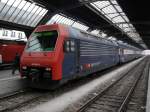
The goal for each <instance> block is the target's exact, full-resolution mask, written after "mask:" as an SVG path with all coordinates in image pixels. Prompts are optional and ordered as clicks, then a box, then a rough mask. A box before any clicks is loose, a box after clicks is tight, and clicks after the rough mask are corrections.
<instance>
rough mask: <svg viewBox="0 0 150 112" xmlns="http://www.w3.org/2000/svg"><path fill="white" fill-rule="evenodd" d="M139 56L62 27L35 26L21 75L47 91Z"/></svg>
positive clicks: (128, 47) (119, 45) (129, 49)
mask: <svg viewBox="0 0 150 112" xmlns="http://www.w3.org/2000/svg"><path fill="white" fill-rule="evenodd" d="M139 57H141V49H139V48H136V47H133V46H131V45H127V44H124V43H118V42H116V41H112V40H108V39H105V38H99V37H97V36H95V35H92V34H89V33H87V32H84V31H81V30H78V29H75V28H72V27H71V26H66V25H62V24H53V25H41V26H38V27H37V28H36V29H35V30H34V32H33V33H32V34H31V36H30V37H29V39H28V42H27V45H26V48H25V50H24V52H23V54H22V57H21V62H20V63H21V64H20V68H21V69H20V75H21V77H27V79H28V80H29V83H28V84H30V86H31V87H34V88H42V89H45V88H46V89H47V88H51V87H57V86H59V85H61V84H62V83H65V82H67V81H68V80H72V79H74V78H77V77H82V76H86V75H89V74H91V75H92V73H94V72H98V71H100V70H103V69H106V68H109V67H112V66H115V65H117V64H119V63H125V62H128V61H131V60H134V59H136V58H139Z"/></svg>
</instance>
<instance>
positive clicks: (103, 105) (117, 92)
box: [76, 58, 150, 112]
mask: <svg viewBox="0 0 150 112" xmlns="http://www.w3.org/2000/svg"><path fill="white" fill-rule="evenodd" d="M149 63H150V62H149V61H148V58H146V59H144V60H143V61H142V63H140V64H139V65H137V67H135V68H134V69H132V70H131V71H130V72H128V73H127V74H126V75H125V76H124V77H122V78H120V79H119V80H118V81H116V82H115V83H113V84H112V85H111V86H109V87H107V88H105V89H104V90H103V91H102V92H100V93H99V94H97V95H96V96H94V97H93V98H92V99H90V100H89V101H87V102H86V103H85V104H83V105H82V106H81V108H79V109H78V110H77V111H76V112H125V111H128V112H139V111H137V109H138V108H134V107H135V105H136V106H137V105H138V106H139V105H140V106H141V107H142V105H144V104H141V103H138V101H139V100H140V99H139V100H137V102H134V104H135V105H132V107H133V108H134V110H135V111H133V108H132V107H131V104H133V101H132V99H134V97H135V96H136V95H138V94H139V95H141V97H140V98H143V96H146V95H145V94H144V93H145V91H146V90H145V91H144V92H143V93H142V94H140V92H142V90H143V89H140V90H139V89H138V87H137V85H138V86H139V85H141V84H143V83H145V82H146V80H147V79H148V78H146V77H147V75H148V70H149ZM143 77H145V78H143ZM142 79H145V80H142ZM136 90H137V91H138V92H135V91H136ZM133 94H134V96H132V95H133ZM129 110H130V111H129ZM143 110H144V109H143ZM140 112H144V111H140Z"/></svg>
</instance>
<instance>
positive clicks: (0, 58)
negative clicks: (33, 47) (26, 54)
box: [0, 39, 26, 68]
mask: <svg viewBox="0 0 150 112" xmlns="http://www.w3.org/2000/svg"><path fill="white" fill-rule="evenodd" d="M25 45H26V42H24V41H15V40H2V39H1V40H0V68H3V67H5V66H10V65H11V64H12V63H13V61H14V59H15V56H16V53H18V54H19V55H21V54H22V52H23V50H24V48H25Z"/></svg>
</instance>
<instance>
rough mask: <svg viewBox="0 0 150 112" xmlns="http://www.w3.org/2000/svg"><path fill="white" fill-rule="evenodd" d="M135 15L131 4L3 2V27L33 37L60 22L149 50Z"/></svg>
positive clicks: (105, 1) (104, 1)
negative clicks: (42, 26)
mask: <svg viewBox="0 0 150 112" xmlns="http://www.w3.org/2000/svg"><path fill="white" fill-rule="evenodd" d="M133 1H134V0H133ZM124 3H125V4H124ZM131 5H134V4H133V3H132V2H131ZM120 6H121V7H120ZM133 11H136V7H135V9H133V8H132V7H131V6H130V0H126V2H125V1H119V0H117V1H116V0H69V1H68V0H0V15H1V16H0V23H1V25H0V27H4V26H5V27H10V28H15V29H19V30H22V31H25V32H26V33H27V34H30V33H31V31H32V30H33V29H34V28H35V27H36V26H37V25H39V24H52V23H54V22H57V23H63V24H68V25H71V26H73V27H76V28H79V29H81V30H85V31H88V32H91V33H93V34H98V35H101V36H102V35H104V37H112V36H113V37H115V38H117V39H119V40H122V41H125V42H128V43H129V44H133V45H135V46H138V47H143V48H146V46H145V44H144V43H143V41H144V42H145V40H144V38H143V33H142V32H141V30H140V28H141V27H140V26H138V25H139V24H134V20H138V18H137V19H136V17H135V15H134V14H132V13H133ZM141 13H142V12H141ZM143 28H144V26H143ZM142 31H143V30H142ZM105 34H107V36H106V35H105ZM144 34H145V33H144ZM145 43H146V42H145ZM146 45H147V46H148V47H150V45H149V44H147V43H146Z"/></svg>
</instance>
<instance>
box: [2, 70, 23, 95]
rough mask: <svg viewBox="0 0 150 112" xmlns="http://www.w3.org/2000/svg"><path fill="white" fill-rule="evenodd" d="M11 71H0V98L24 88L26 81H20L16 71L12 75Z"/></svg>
mask: <svg viewBox="0 0 150 112" xmlns="http://www.w3.org/2000/svg"><path fill="white" fill-rule="evenodd" d="M11 72H12V70H11V69H4V70H0V96H3V95H7V94H10V93H12V92H15V91H18V90H21V89H23V88H25V87H26V84H25V83H26V81H25V80H24V79H21V78H20V76H19V73H18V71H16V74H14V75H12V73H11Z"/></svg>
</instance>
